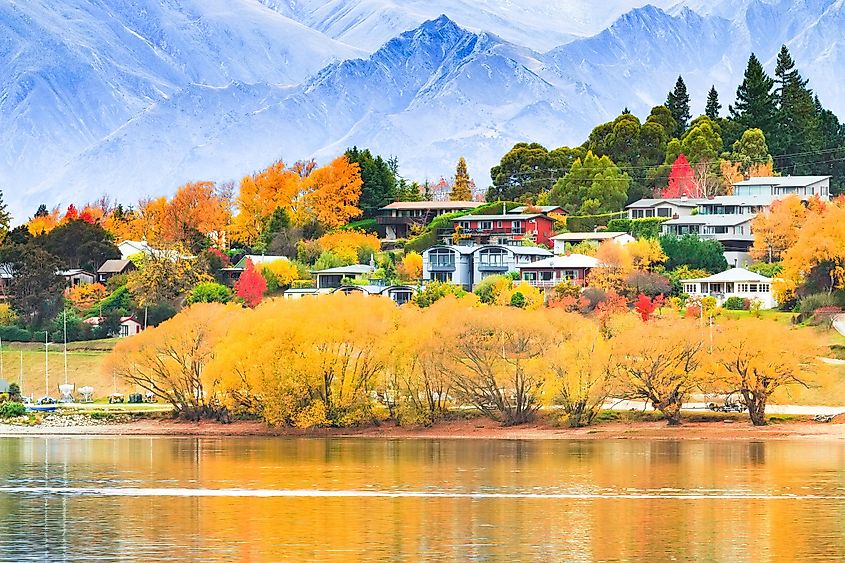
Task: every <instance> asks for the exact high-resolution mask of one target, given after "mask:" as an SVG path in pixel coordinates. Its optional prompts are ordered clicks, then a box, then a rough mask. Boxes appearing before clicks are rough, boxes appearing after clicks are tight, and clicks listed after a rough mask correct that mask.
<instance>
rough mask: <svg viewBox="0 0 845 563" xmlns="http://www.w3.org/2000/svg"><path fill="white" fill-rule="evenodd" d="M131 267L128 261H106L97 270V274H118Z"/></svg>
mask: <svg viewBox="0 0 845 563" xmlns="http://www.w3.org/2000/svg"><path fill="white" fill-rule="evenodd" d="M132 266H133V264H132V262H130V261H129V260H106V261H105V262H104V263H103V265H102V266H100V269H99V270H97V273H98V274H119V273H121V272H124V271H126V269H127V268H131V267H132Z"/></svg>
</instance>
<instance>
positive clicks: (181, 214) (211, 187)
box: [161, 182, 230, 244]
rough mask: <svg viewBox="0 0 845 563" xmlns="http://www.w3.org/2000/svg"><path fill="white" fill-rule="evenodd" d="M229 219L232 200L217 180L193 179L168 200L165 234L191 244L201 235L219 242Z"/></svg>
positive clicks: (169, 239)
mask: <svg viewBox="0 0 845 563" xmlns="http://www.w3.org/2000/svg"><path fill="white" fill-rule="evenodd" d="M229 219H230V210H229V200H228V198H227V197H226V196H225V194H223V193H221V192H220V191H218V190H217V188H216V186H215V184H214V183H213V182H189V183H187V184H185V185H183V186H180V187H179V189H177V190H176V193H175V194H174V195H173V197H172V198H171V199H170V201H169V202H167V204H166V206H165V208H164V213H163V216H162V218H161V236H162V239H163V240H164V241H167V242H182V243H185V244H188V243H191V242H193V241H194V239H195V237H196V235H201V236H204V237H208V238H209V239H211V241H212V242H214V243H215V244H217V243H220V241H221V240H222V237H223V232H224V231H225V229H226V226H227V225H228V224H229Z"/></svg>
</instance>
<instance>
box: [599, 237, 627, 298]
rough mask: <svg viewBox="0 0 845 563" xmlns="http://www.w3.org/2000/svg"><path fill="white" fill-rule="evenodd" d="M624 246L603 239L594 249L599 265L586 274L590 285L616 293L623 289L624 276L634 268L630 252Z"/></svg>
mask: <svg viewBox="0 0 845 563" xmlns="http://www.w3.org/2000/svg"><path fill="white" fill-rule="evenodd" d="M625 246H626V245H622V244H619V243H618V242H616V241H612V240H607V241H604V242H603V243H601V245H599V248H598V250H597V251H596V258H597V259H598V260H599V266H598V267H596V268H593V269H592V270H590V273H589V274H588V280H589V283H590V285H593V286H596V287H600V288H602V289H604V290H607V291H615V292H617V293H621V292H622V290H624V289H625V278H626V277H627V276H628V274H630V273H631V272H632V271H633V269H634V262H633V259H632V258H631V253H630V252H628V250H627V249H626V248H625Z"/></svg>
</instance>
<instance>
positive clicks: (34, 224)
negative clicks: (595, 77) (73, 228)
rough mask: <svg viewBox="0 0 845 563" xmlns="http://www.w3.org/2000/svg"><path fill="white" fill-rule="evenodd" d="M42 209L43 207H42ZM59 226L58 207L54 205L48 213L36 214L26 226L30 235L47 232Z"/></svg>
mask: <svg viewBox="0 0 845 563" xmlns="http://www.w3.org/2000/svg"><path fill="white" fill-rule="evenodd" d="M42 209H43V208H42ZM58 226H59V208H58V207H56V208H54V209H53V210H52V211H50V212H49V213H42V214H40V215H39V214H36V215H35V216H34V217H33V218H32V219H30V220H29V221H28V222H27V224H26V228H27V230H28V231H29V233H30V234H31V235H32V236H38V235H42V234H46V233H49V232H50V231H52V230H53V229H55V228H56V227H58Z"/></svg>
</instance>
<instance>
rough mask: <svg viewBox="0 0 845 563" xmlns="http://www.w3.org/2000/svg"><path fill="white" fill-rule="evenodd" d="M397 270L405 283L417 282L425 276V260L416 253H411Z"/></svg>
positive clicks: (404, 258) (403, 259)
mask: <svg viewBox="0 0 845 563" xmlns="http://www.w3.org/2000/svg"><path fill="white" fill-rule="evenodd" d="M396 270H397V271H398V272H399V276H400V277H401V278H402V279H403V280H404V281H416V280H419V279H422V276H423V258H422V255H420V254H418V253H416V252H409V253H408V254H406V255H405V256H404V257H403V258H402V261H401V262H400V263H399V266H397V268H396Z"/></svg>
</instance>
